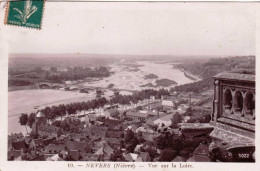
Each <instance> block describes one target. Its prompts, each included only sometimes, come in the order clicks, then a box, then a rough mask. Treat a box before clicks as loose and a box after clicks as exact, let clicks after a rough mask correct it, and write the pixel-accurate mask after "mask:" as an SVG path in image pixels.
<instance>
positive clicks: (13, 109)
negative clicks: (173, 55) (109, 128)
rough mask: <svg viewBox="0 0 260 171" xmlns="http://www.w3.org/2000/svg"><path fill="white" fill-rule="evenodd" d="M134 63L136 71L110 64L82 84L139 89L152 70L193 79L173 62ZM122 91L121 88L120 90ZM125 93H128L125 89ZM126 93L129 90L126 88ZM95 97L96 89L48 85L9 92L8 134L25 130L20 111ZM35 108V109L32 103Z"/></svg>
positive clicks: (178, 78) (181, 81)
mask: <svg viewBox="0 0 260 171" xmlns="http://www.w3.org/2000/svg"><path fill="white" fill-rule="evenodd" d="M137 64H139V65H142V66H140V67H139V68H138V69H139V70H138V71H136V72H132V71H128V70H125V67H124V66H121V65H117V64H115V65H111V68H112V69H111V70H112V71H113V72H114V74H112V75H111V76H110V77H107V78H104V79H102V80H100V81H95V82H92V83H85V84H84V85H86V86H87V85H89V86H94V87H95V86H97V87H107V86H108V85H109V84H114V88H119V89H125V90H142V89H145V88H148V87H142V85H144V84H147V83H151V82H154V81H155V80H156V79H144V76H145V75H148V74H155V75H157V76H158V79H163V78H167V79H171V80H174V81H176V82H177V83H178V85H180V84H186V83H191V82H194V80H191V79H189V78H187V77H185V75H184V73H183V72H182V71H180V70H178V69H174V68H173V66H172V64H168V63H153V62H148V61H139V62H137ZM122 93H123V92H122ZM124 93H126V94H127V92H126V91H124ZM128 93H129V92H128ZM112 94H113V92H112V91H106V93H105V97H109V96H111V95H112ZM94 98H95V92H92V93H88V94H85V93H79V92H73V91H63V90H49V89H31V90H19V91H11V92H8V134H10V133H12V132H13V133H15V132H23V133H25V128H24V126H21V125H20V124H19V123H18V120H19V116H20V114H21V113H28V114H30V113H31V112H36V111H37V110H38V109H41V108H44V107H45V106H52V105H58V104H66V103H72V102H81V101H88V100H91V99H94ZM36 106H37V107H38V109H35V107H36Z"/></svg>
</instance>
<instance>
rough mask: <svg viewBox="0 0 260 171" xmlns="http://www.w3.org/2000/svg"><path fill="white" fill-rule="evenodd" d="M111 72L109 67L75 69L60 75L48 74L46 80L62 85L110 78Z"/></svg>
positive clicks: (69, 69)
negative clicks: (96, 78) (83, 80)
mask: <svg viewBox="0 0 260 171" xmlns="http://www.w3.org/2000/svg"><path fill="white" fill-rule="evenodd" d="M108 76H110V72H109V70H108V68H107V67H104V66H101V67H97V68H94V69H91V68H88V67H74V68H68V70H67V71H63V72H59V73H58V74H51V73H48V74H47V75H46V80H49V81H52V82H56V83H61V82H63V81H66V80H82V79H85V78H93V77H98V78H100V77H108Z"/></svg>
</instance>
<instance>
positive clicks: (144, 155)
mask: <svg viewBox="0 0 260 171" xmlns="http://www.w3.org/2000/svg"><path fill="white" fill-rule="evenodd" d="M137 159H139V160H140V159H141V162H150V161H151V160H152V158H151V156H150V155H149V153H147V152H140V154H139V155H138V157H137Z"/></svg>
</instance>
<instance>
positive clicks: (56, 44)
mask: <svg viewBox="0 0 260 171" xmlns="http://www.w3.org/2000/svg"><path fill="white" fill-rule="evenodd" d="M43 15H44V16H43V21H42V29H41V30H33V29H28V28H21V27H13V26H6V25H3V22H1V24H0V28H2V29H1V30H0V31H1V32H0V34H1V35H0V36H2V43H3V42H4V44H5V47H7V48H8V52H9V53H92V54H129V55H194V56H196V55H214V56H216V55H220V56H233V55H254V54H255V37H256V35H255V20H256V19H255V8H254V4H248V3H227V2H226V3H198V2H197V3H181V2H179V3H158V2H157V3H156V2H154V3H144V2H143V3H142V2H132V3H127V2H124V3H112V2H107V3H90V2H74V3H71V2H70V3H69V2H67V3H66V2H56V3H55V2H46V4H45V10H44V14H43ZM1 17H3V10H1Z"/></svg>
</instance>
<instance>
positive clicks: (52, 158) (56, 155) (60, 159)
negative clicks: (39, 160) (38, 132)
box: [46, 154, 64, 161]
mask: <svg viewBox="0 0 260 171" xmlns="http://www.w3.org/2000/svg"><path fill="white" fill-rule="evenodd" d="M46 161H64V160H63V159H62V158H61V157H60V156H59V154H55V155H53V156H52V157H48V158H47V159H46Z"/></svg>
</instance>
